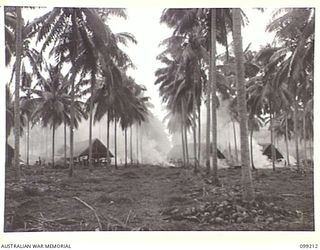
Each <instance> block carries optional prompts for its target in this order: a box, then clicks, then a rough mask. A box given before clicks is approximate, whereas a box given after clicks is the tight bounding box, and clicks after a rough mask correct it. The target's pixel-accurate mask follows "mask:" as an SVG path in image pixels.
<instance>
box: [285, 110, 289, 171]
mask: <svg viewBox="0 0 320 250" xmlns="http://www.w3.org/2000/svg"><path fill="white" fill-rule="evenodd" d="M285 126H286V128H285V129H286V137H285V142H286V153H287V163H288V167H290V159H289V143H288V140H289V133H288V130H289V128H288V114H287V112H286V113H285Z"/></svg>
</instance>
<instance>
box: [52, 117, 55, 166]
mask: <svg viewBox="0 0 320 250" xmlns="http://www.w3.org/2000/svg"><path fill="white" fill-rule="evenodd" d="M55 131H56V124H55V121H53V123H52V168H54V141H55V140H54V136H55Z"/></svg>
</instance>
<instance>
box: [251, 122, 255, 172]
mask: <svg viewBox="0 0 320 250" xmlns="http://www.w3.org/2000/svg"><path fill="white" fill-rule="evenodd" d="M252 137H253V126H251V131H250V153H251V167H252V169H256V168H255V166H254V163H253V143H252Z"/></svg>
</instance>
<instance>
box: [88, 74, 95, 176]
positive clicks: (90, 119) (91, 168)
mask: <svg viewBox="0 0 320 250" xmlns="http://www.w3.org/2000/svg"><path fill="white" fill-rule="evenodd" d="M91 77H92V80H91V87H90V110H89V171H90V173H91V172H92V170H93V166H92V118H93V90H94V86H95V82H96V77H95V73H93V74H92V76H91Z"/></svg>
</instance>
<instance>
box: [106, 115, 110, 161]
mask: <svg viewBox="0 0 320 250" xmlns="http://www.w3.org/2000/svg"><path fill="white" fill-rule="evenodd" d="M107 150H108V157H107V166H109V162H110V159H109V152H110V114H109V112H108V116H107Z"/></svg>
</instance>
